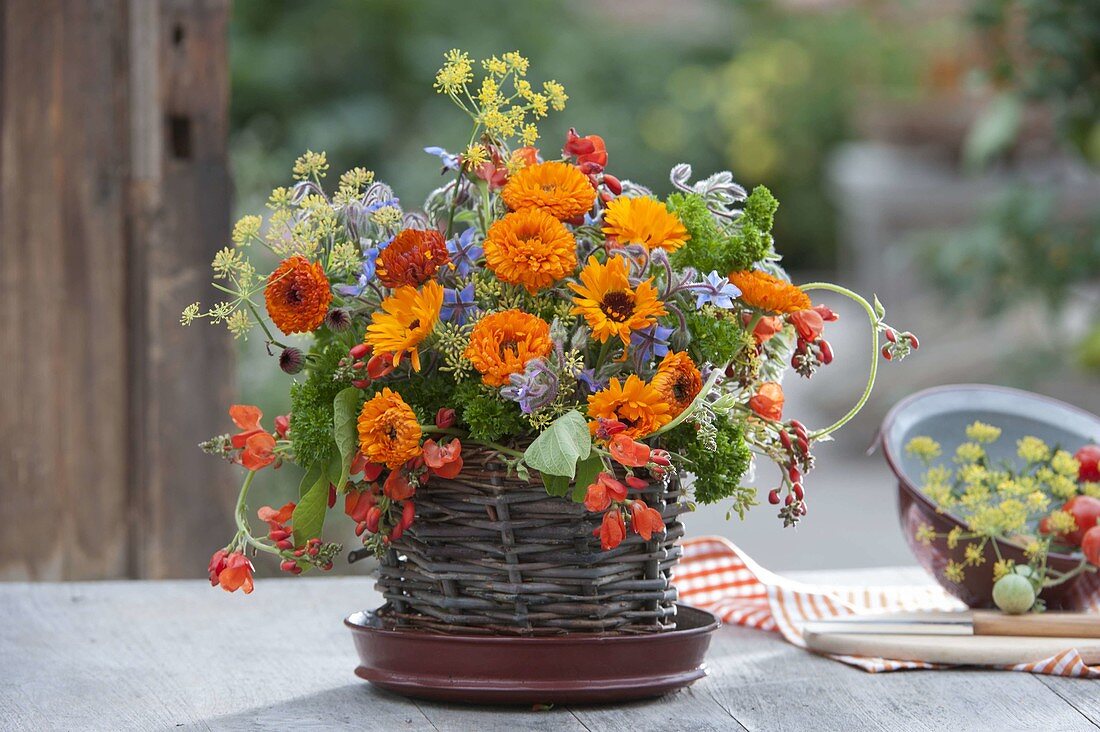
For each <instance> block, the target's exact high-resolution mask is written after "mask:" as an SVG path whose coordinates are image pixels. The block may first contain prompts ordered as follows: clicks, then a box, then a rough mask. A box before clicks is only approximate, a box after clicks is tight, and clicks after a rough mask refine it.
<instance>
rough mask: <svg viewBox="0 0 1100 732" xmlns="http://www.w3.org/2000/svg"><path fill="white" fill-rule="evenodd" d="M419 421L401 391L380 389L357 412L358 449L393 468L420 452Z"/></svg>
mask: <svg viewBox="0 0 1100 732" xmlns="http://www.w3.org/2000/svg"><path fill="white" fill-rule="evenodd" d="M420 437H421V430H420V422H419V421H418V420H417V418H416V414H415V413H414V412H413V410H412V407H410V406H409V405H408V404H406V403H405V400H404V399H402V398H401V395H400V394H398V393H397V392H395V391H391V390H390V389H389V388H385V389H382V391H380V392H379V393H377V394H375V395H374V397H372V398H370V399H368V400H367V401H366V403H365V404H363V408H362V410H360V412H359V449H360V451H362V453H363V455H364V456H365V457H366V458H367V460H369V461H370V462H372V463H381V464H383V465H385V466H386V467H387V468H389V469H390V470H397V469H398V468H400V467H401V466H402V465H404V464H405V463H406V462H408V461H409V460H411V459H412V458H414V457H416V456H417V455H419V454H420Z"/></svg>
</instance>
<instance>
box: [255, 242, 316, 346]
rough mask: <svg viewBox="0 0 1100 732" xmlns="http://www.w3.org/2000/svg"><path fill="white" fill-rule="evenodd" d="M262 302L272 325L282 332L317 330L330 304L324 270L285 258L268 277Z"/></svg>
mask: <svg viewBox="0 0 1100 732" xmlns="http://www.w3.org/2000/svg"><path fill="white" fill-rule="evenodd" d="M264 302H265V303H266V304H267V314H268V315H269V316H271V322H273V323H275V327H277V328H278V329H279V330H281V331H282V332H283V333H288V334H289V333H310V332H312V331H314V330H317V328H318V327H320V325H321V323H322V322H323V321H324V319H325V314H326V313H328V306H329V303H331V302H332V290H331V289H330V288H329V283H328V278H327V277H325V269H324V267H322V266H321V263H320V262H313V263H310V261H309V260H308V259H306V258H305V257H300V256H294V257H288V258H287V259H284V260H283V261H282V262H280V263H279V266H278V267H276V268H275V271H274V272H272V273H271V276H270V277H268V278H267V287H265V288H264Z"/></svg>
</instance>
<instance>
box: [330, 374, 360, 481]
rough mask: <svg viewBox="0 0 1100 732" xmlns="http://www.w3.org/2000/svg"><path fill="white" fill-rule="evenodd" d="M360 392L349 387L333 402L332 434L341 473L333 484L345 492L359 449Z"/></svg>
mask: <svg viewBox="0 0 1100 732" xmlns="http://www.w3.org/2000/svg"><path fill="white" fill-rule="evenodd" d="M358 408H359V390H358V389H356V388H355V387H354V386H349V387H348V388H346V389H343V390H342V391H340V393H339V394H337V395H336V398H335V399H333V400H332V410H333V411H332V434H333V436H334V437H335V438H336V447H337V448H339V450H340V461H339V465H340V472H339V473H337V475H336V479H335V480H333V481H332V484H333V485H335V486H336V490H339V491H342V490H344V484H345V483H347V482H348V476H349V475H350V473H351V461H352V459H353V458H354V457H355V450H356V448H358V447H359V439H358V438H359V433H358V430H357V429H356V419H357V417H358V411H359V409H358Z"/></svg>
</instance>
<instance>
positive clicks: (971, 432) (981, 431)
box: [966, 422, 1001, 445]
mask: <svg viewBox="0 0 1100 732" xmlns="http://www.w3.org/2000/svg"><path fill="white" fill-rule="evenodd" d="M1000 437H1001V428H1000V427H994V426H993V425H991V424H986V423H985V422H972V423H971V424H970V425H969V426H968V427H967V428H966V438H967V439H968V440H973V441H974V442H978V443H981V444H983V445H988V444H989V443H991V442H996V441H997V440H998V439H1000Z"/></svg>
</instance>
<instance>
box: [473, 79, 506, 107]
mask: <svg viewBox="0 0 1100 732" xmlns="http://www.w3.org/2000/svg"><path fill="white" fill-rule="evenodd" d="M477 101H478V102H479V103H480V104H481V106H482V107H494V108H495V107H499V106H500V104H501V102H502V101H503V100H502V99H501V97H500V85H499V84H497V81H496V79H494V78H493V77H491V76H486V77H485V78H484V79H482V80H481V89H480V90H479V91H478V93H477Z"/></svg>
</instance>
